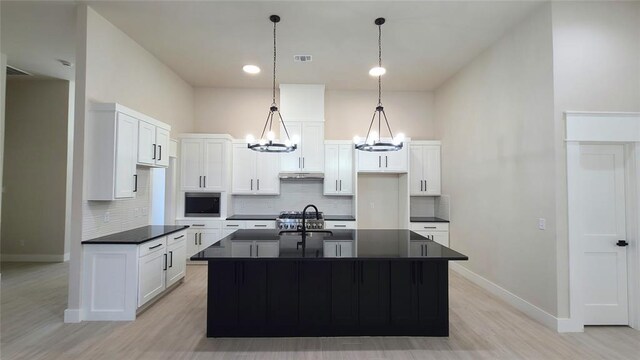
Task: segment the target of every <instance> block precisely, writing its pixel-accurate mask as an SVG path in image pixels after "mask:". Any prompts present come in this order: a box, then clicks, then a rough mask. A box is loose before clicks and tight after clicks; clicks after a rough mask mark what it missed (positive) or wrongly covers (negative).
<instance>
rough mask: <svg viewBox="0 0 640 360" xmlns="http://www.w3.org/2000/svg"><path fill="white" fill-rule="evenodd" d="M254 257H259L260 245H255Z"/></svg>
mask: <svg viewBox="0 0 640 360" xmlns="http://www.w3.org/2000/svg"><path fill="white" fill-rule="evenodd" d="M256 257H260V245H258V244H256Z"/></svg>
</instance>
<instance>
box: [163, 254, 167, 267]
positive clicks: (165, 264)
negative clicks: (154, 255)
mask: <svg viewBox="0 0 640 360" xmlns="http://www.w3.org/2000/svg"><path fill="white" fill-rule="evenodd" d="M162 270H167V254H166V253H165V254H164V269H162Z"/></svg>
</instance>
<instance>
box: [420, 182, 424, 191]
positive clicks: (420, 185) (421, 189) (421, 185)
mask: <svg viewBox="0 0 640 360" xmlns="http://www.w3.org/2000/svg"><path fill="white" fill-rule="evenodd" d="M423 181H424V180H420V191H424V190H422V182H423Z"/></svg>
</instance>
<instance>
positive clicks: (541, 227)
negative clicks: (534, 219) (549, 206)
mask: <svg viewBox="0 0 640 360" xmlns="http://www.w3.org/2000/svg"><path fill="white" fill-rule="evenodd" d="M538 229H539V230H546V229H547V219H545V218H539V219H538Z"/></svg>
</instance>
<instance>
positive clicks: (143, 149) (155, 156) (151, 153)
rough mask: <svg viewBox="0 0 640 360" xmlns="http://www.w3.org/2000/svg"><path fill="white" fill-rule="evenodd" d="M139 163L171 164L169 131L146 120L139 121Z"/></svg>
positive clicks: (163, 165)
mask: <svg viewBox="0 0 640 360" xmlns="http://www.w3.org/2000/svg"><path fill="white" fill-rule="evenodd" d="M138 164H139V165H146V166H155V167H168V166H169V131H168V130H167V129H164V128H162V127H158V126H156V125H153V124H150V123H148V122H146V121H139V123H138Z"/></svg>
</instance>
